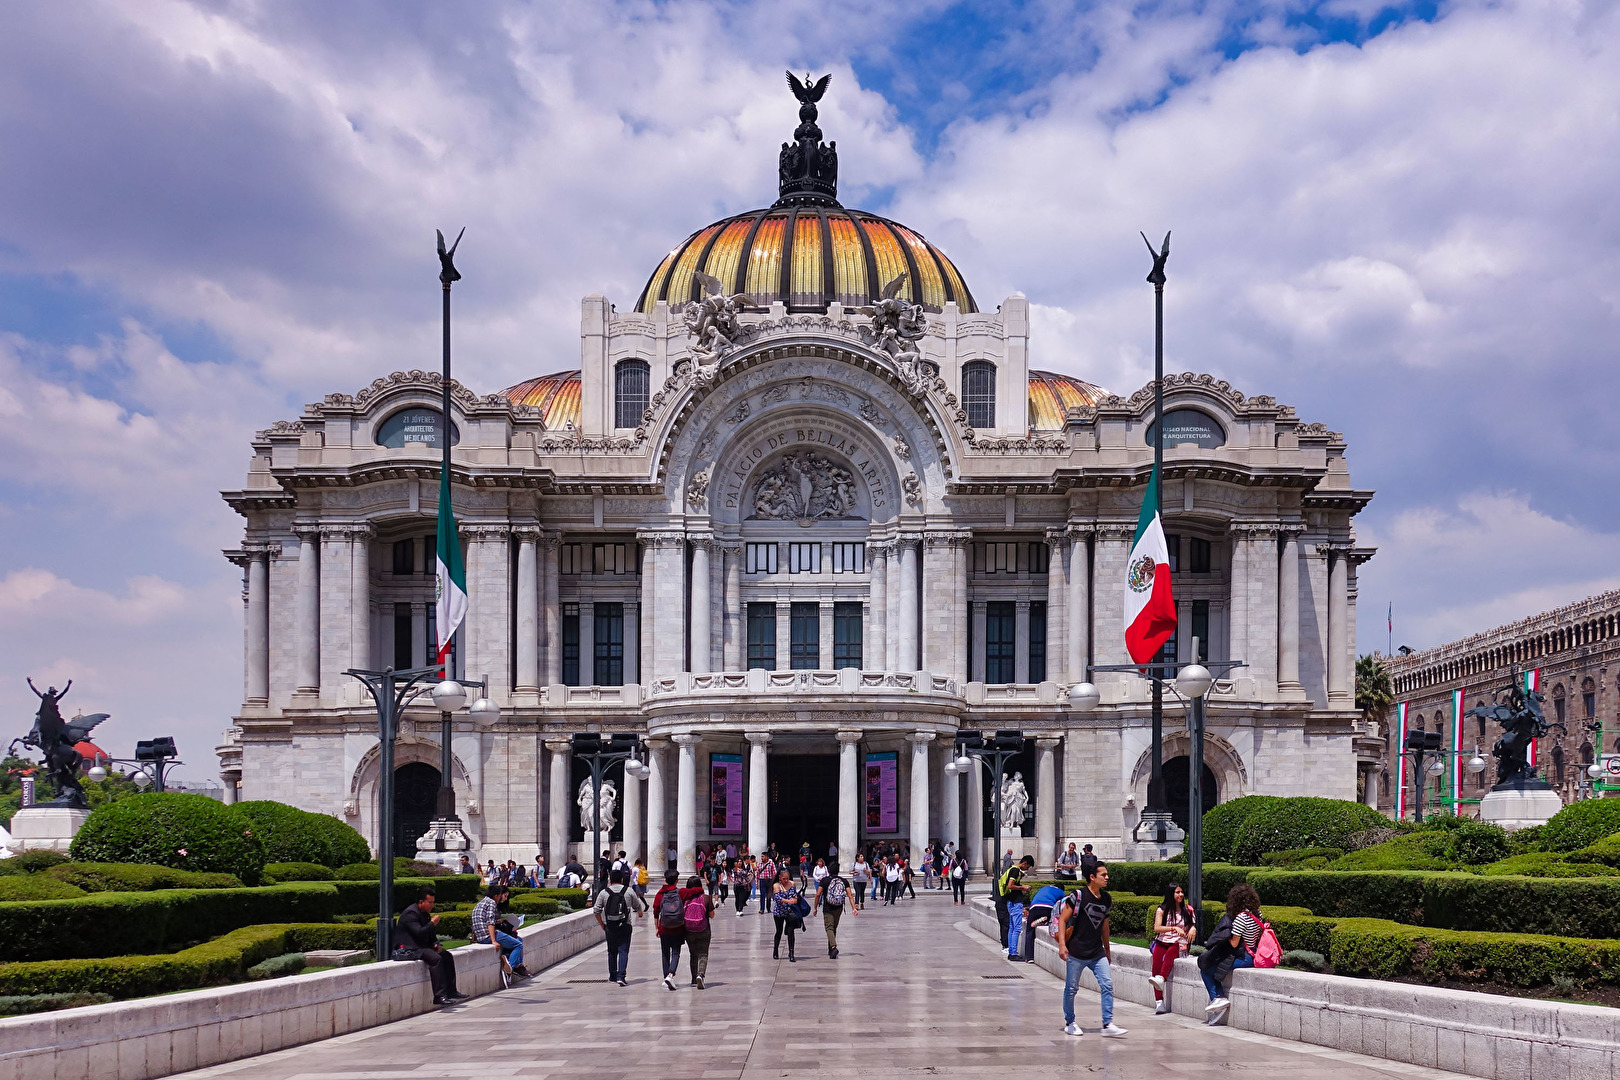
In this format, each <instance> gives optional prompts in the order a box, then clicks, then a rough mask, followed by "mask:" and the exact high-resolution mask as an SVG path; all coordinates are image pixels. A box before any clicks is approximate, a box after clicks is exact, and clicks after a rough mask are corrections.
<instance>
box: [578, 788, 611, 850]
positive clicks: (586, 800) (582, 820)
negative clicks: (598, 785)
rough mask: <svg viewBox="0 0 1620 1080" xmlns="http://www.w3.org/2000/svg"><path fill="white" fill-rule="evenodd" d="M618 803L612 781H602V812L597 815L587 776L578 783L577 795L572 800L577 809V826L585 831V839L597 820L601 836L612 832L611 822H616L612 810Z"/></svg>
mask: <svg viewBox="0 0 1620 1080" xmlns="http://www.w3.org/2000/svg"><path fill="white" fill-rule="evenodd" d="M618 802H619V792H618V789H617V788H615V787H614V785H613V781H611V780H604V781H602V810H601V814H600V815H598V813H597V809H596V798H595V796H594V795H593V793H592V792H591V779H590V777H588V776H587V777H586V778H585V779H583V780H581V781H580V782H579V795H578V796H577V797H576V798H575V799H574V803H575V805H577V806H578V807H579V826H580V828H582V829H584V830H585V835H586V836H587V837H588V836H590V834H591V833H592V831H593V830H594V829H595V828H596V826H597V824H598V818H600V824H601V827H602V833H603V835H606V834H608V833H610V832H612V831H613V822H614V821H615V820H616V819H615V817H614V815H613V810H614V808H615V807H616V806H617V805H618Z"/></svg>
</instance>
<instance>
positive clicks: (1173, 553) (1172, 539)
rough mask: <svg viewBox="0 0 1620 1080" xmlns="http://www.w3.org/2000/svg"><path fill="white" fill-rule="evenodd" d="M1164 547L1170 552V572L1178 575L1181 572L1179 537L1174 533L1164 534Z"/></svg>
mask: <svg viewBox="0 0 1620 1080" xmlns="http://www.w3.org/2000/svg"><path fill="white" fill-rule="evenodd" d="M1164 546H1165V549H1166V550H1167V551H1169V552H1170V572H1171V573H1172V574H1179V573H1180V572H1181V537H1179V536H1177V535H1176V534H1175V533H1165V534H1164Z"/></svg>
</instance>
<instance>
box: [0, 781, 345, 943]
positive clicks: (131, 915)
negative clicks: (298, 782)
mask: <svg viewBox="0 0 1620 1080" xmlns="http://www.w3.org/2000/svg"><path fill="white" fill-rule="evenodd" d="M112 805H114V806H116V805H117V804H116V803H114V804H112ZM336 902H337V890H336V889H334V888H333V887H332V886H331V885H329V884H322V883H319V882H308V883H299V884H293V885H275V886H270V887H265V888H251V889H163V890H158V891H155V892H139V893H92V894H91V895H89V896H85V897H80V898H78V899H73V900H34V901H28V902H19V903H0V961H16V960H42V961H43V960H67V959H71V958H76V957H103V956H118V955H121V954H125V953H155V952H159V951H161V950H163V949H166V948H174V947H177V946H181V945H185V944H187V943H188V942H194V941H206V940H208V939H209V938H212V937H217V936H219V935H222V934H227V933H230V932H232V931H235V930H237V929H239V928H241V927H244V926H254V925H258V924H261V923H288V922H327V921H330V920H331V918H332V916H333V914H334V908H335V907H336ZM278 951H280V952H286V951H287V950H285V949H282V950H278ZM272 955H273V954H272ZM255 962H257V961H255Z"/></svg>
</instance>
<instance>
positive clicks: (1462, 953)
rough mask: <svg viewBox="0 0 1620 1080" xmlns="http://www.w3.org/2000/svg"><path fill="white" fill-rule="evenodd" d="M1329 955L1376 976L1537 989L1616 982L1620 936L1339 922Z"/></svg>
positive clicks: (1337, 964) (1347, 968)
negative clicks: (1559, 982)
mask: <svg viewBox="0 0 1620 1080" xmlns="http://www.w3.org/2000/svg"><path fill="white" fill-rule="evenodd" d="M1329 956H1331V957H1332V960H1333V968H1334V970H1335V971H1337V972H1338V973H1339V974H1341V975H1344V974H1349V975H1369V976H1372V977H1373V978H1377V979H1419V980H1421V981H1423V982H1427V983H1439V982H1445V981H1450V980H1489V981H1492V982H1499V983H1506V984H1508V985H1512V986H1543V985H1547V984H1549V983H1551V982H1552V980H1553V979H1554V978H1555V977H1560V978H1566V979H1573V980H1575V981H1577V982H1581V983H1593V982H1597V983H1616V982H1620V941H1599V940H1594V939H1583V938H1572V937H1555V936H1549V935H1540V934H1521V933H1493V932H1482V931H1459V930H1440V929H1433V928H1429V927H1418V926H1402V925H1400V924H1398V923H1391V922H1386V921H1384V920H1382V919H1340V920H1339V921H1338V922H1337V923H1336V924H1335V925H1334V927H1333V932H1332V948H1331V951H1330V952H1329Z"/></svg>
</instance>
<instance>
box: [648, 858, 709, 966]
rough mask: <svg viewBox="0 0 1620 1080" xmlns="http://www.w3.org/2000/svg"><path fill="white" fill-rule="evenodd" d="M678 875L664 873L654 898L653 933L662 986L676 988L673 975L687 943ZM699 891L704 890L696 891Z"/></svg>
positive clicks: (685, 899) (683, 899)
mask: <svg viewBox="0 0 1620 1080" xmlns="http://www.w3.org/2000/svg"><path fill="white" fill-rule="evenodd" d="M680 885H681V872H680V871H679V870H666V871H664V887H663V888H661V889H659V890H658V894H657V895H656V896H654V897H653V902H652V909H653V918H654V919H655V920H656V922H655V923H654V932H655V933H657V935H658V949H659V952H660V954H661V956H662V960H663V968H664V985H665V986H667V987H669V988H670V989H671V990H674V989H675V973H676V972H678V971H680V970H681V946H682V945H683V944H685V942H686V901H687V900H688V899H690V898H689V897H683V896H682V895H681V891H682V890H681V887H680ZM698 891H699V892H702V891H703V890H701V889H699V890H698Z"/></svg>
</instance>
